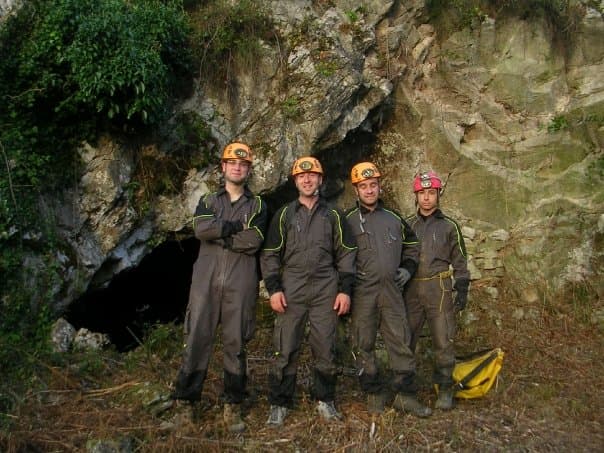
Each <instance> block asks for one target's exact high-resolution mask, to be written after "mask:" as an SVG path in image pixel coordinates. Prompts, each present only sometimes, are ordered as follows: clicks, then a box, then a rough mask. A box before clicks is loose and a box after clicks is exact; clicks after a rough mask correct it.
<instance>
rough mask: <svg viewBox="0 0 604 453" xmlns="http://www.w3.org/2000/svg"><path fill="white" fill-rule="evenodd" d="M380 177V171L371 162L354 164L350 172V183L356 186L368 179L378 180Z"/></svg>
mask: <svg viewBox="0 0 604 453" xmlns="http://www.w3.org/2000/svg"><path fill="white" fill-rule="evenodd" d="M380 176H382V175H381V173H380V171H379V170H378V169H377V167H376V166H375V164H372V163H371V162H361V163H360V164H356V165H355V166H354V167H352V170H351V171H350V181H351V182H352V183H353V184H358V183H360V182H361V181H365V180H366V179H370V178H379V177H380Z"/></svg>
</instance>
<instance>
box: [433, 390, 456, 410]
mask: <svg viewBox="0 0 604 453" xmlns="http://www.w3.org/2000/svg"><path fill="white" fill-rule="evenodd" d="M453 405H454V401H453V389H447V390H439V392H438V398H437V399H436V403H434V408H435V409H440V410H442V411H448V410H451V409H453Z"/></svg>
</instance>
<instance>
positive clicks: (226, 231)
mask: <svg viewBox="0 0 604 453" xmlns="http://www.w3.org/2000/svg"><path fill="white" fill-rule="evenodd" d="M240 231H243V223H241V220H235V221H233V222H231V221H229V220H225V221H224V222H223V223H222V231H221V233H222V234H221V236H222V237H223V238H225V237H228V236H232V235H234V234H235V233H239V232H240Z"/></svg>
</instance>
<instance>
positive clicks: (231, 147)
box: [222, 142, 253, 164]
mask: <svg viewBox="0 0 604 453" xmlns="http://www.w3.org/2000/svg"><path fill="white" fill-rule="evenodd" d="M230 159H241V160H244V161H246V162H249V163H250V164H251V163H252V161H253V155H252V150H251V149H250V147H249V146H247V145H245V144H243V143H239V142H234V143H230V144H228V145H227V146H226V147H225V148H224V151H223V152H222V160H223V161H225V160H230Z"/></svg>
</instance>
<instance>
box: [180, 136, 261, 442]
mask: <svg viewBox="0 0 604 453" xmlns="http://www.w3.org/2000/svg"><path fill="white" fill-rule="evenodd" d="M252 161H253V155H252V151H251V149H250V148H249V146H248V145H246V144H244V143H240V142H235V143H231V144H229V145H227V146H226V147H225V148H224V150H223V153H222V162H221V168H222V173H223V177H224V185H223V186H222V187H221V188H220V189H219V190H218V191H217V192H212V193H209V194H206V195H204V196H203V197H202V198H201V200H200V201H199V204H198V206H197V209H196V211H195V216H194V218H193V229H194V232H195V237H196V238H197V239H199V240H200V246H199V256H198V258H197V261H196V262H195V266H194V268H193V276H192V279H191V289H190V292H189V304H188V306H187V311H186V318H185V349H184V352H183V360H182V365H181V368H180V370H179V372H178V376H177V378H176V381H175V383H174V392H173V394H172V398H174V399H177V400H188V401H198V400H199V399H200V398H201V392H202V388H203V384H204V381H205V377H206V372H207V369H208V363H209V360H210V357H211V354H212V351H213V348H214V347H213V343H214V337H215V333H216V329H217V327H218V324H221V326H222V345H223V366H224V401H225V405H224V413H223V417H224V421H225V424H226V425H227V428H228V429H229V430H230V431H234V432H240V431H243V430H244V429H245V423H244V422H243V420H242V418H241V410H240V404H241V402H242V401H243V398H244V396H245V394H246V389H245V387H246V381H247V376H246V366H247V364H246V350H245V346H246V344H247V342H248V341H249V340H250V339H251V338H252V335H253V333H254V325H255V305H256V299H257V297H258V277H257V275H258V272H257V261H256V256H255V255H256V252H257V251H258V250H259V249H260V247H261V245H262V242H263V240H264V232H265V229H266V224H267V210H266V205H265V204H264V202H263V200H262V199H261V198H260V197H259V196H256V195H254V194H252V192H251V191H250V190H249V189H248V187H247V185H246V181H247V179H248V176H249V173H250V169H251V165H252Z"/></svg>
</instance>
